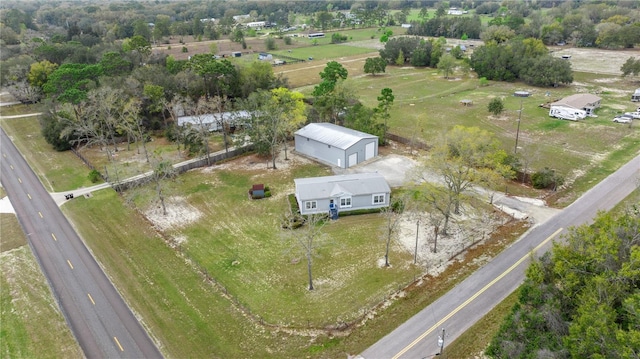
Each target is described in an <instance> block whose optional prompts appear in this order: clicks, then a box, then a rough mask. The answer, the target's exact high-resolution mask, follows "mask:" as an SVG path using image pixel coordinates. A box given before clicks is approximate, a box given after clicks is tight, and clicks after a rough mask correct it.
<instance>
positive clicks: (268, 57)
mask: <svg viewBox="0 0 640 359" xmlns="http://www.w3.org/2000/svg"><path fill="white" fill-rule="evenodd" d="M258 60H262V61H271V60H273V55H271V54H269V53H266V52H261V53H259V54H258Z"/></svg>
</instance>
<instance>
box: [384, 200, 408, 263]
mask: <svg viewBox="0 0 640 359" xmlns="http://www.w3.org/2000/svg"><path fill="white" fill-rule="evenodd" d="M404 204H405V201H404V199H403V198H400V199H397V200H395V201H394V202H393V203H391V205H390V206H389V207H386V208H383V209H382V210H381V211H380V215H382V217H384V237H383V239H384V241H385V252H384V266H385V267H388V266H389V248H390V247H391V241H392V240H393V239H397V237H398V228H399V225H400V219H401V217H402V211H403V210H404Z"/></svg>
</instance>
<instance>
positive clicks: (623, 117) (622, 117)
mask: <svg viewBox="0 0 640 359" xmlns="http://www.w3.org/2000/svg"><path fill="white" fill-rule="evenodd" d="M632 121H633V117H631V116H629V115H626V114H625V115H618V116H616V117H614V118H613V122H617V123H631V122H632Z"/></svg>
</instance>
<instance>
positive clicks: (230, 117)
mask: <svg viewBox="0 0 640 359" xmlns="http://www.w3.org/2000/svg"><path fill="white" fill-rule="evenodd" d="M250 117H251V113H250V112H248V111H232V112H222V113H207V114H202V115H197V116H179V117H178V126H187V125H191V126H195V127H200V126H203V127H207V128H208V129H209V131H211V132H213V131H220V130H221V128H222V126H221V124H222V123H226V124H229V125H231V126H238V125H242V123H244V122H245V121H244V120H246V119H249V118H250Z"/></svg>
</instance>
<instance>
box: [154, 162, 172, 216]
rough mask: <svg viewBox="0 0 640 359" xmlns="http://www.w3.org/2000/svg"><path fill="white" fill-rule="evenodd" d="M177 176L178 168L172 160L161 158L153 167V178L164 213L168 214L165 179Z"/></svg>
mask: <svg viewBox="0 0 640 359" xmlns="http://www.w3.org/2000/svg"><path fill="white" fill-rule="evenodd" d="M175 176H176V170H175V168H173V165H172V164H171V162H169V161H167V160H162V159H160V160H159V161H158V162H157V163H156V164H155V166H154V167H153V173H152V175H151V180H152V181H153V183H154V186H155V191H156V195H157V196H158V201H159V202H160V204H161V205H162V214H163V215H165V216H166V215H167V206H166V205H165V202H164V199H165V197H164V191H163V184H164V181H165V180H168V179H171V178H174V177H175Z"/></svg>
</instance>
